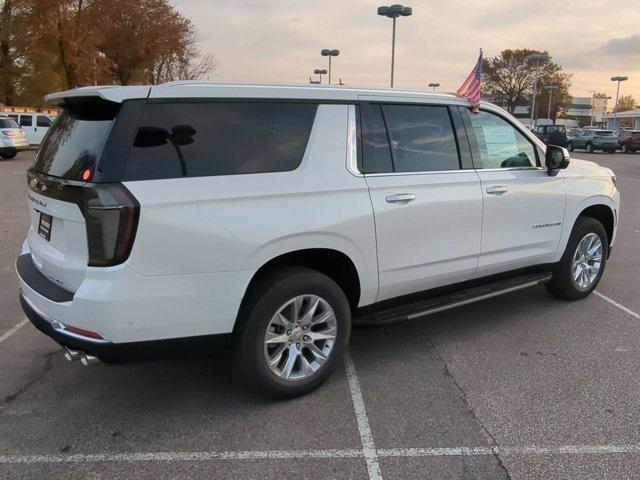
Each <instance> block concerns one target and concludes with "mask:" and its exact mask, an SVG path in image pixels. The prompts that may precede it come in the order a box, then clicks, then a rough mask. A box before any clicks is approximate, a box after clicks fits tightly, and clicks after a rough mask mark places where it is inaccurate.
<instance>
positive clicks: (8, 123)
mask: <svg viewBox="0 0 640 480" xmlns="http://www.w3.org/2000/svg"><path fill="white" fill-rule="evenodd" d="M0 128H20V126H19V125H18V124H17V123H16V121H15V120H12V119H11V118H0Z"/></svg>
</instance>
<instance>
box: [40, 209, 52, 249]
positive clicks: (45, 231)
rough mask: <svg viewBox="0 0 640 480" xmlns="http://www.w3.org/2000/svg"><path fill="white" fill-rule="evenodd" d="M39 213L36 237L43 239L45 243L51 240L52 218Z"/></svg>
mask: <svg viewBox="0 0 640 480" xmlns="http://www.w3.org/2000/svg"><path fill="white" fill-rule="evenodd" d="M39 213H40V220H39V221H38V235H40V236H41V237H42V238H44V239H45V240H46V241H47V242H48V241H49V240H51V227H52V226H53V218H52V217H51V215H48V214H46V213H43V212H39Z"/></svg>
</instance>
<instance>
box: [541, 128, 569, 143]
mask: <svg viewBox="0 0 640 480" xmlns="http://www.w3.org/2000/svg"><path fill="white" fill-rule="evenodd" d="M533 133H535V135H536V137H538V138H539V139H540V140H542V141H543V142H544V143H545V144H546V145H557V146H559V147H566V146H567V143H568V142H567V129H566V127H565V126H564V125H538V126H537V127H536V128H535V129H534V130H533Z"/></svg>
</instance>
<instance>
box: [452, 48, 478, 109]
mask: <svg viewBox="0 0 640 480" xmlns="http://www.w3.org/2000/svg"><path fill="white" fill-rule="evenodd" d="M481 84H482V49H480V56H479V57H478V62H477V63H476V66H475V67H473V70H472V71H471V73H470V74H469V76H468V77H467V79H466V80H465V81H464V83H463V84H462V85H461V86H460V88H459V89H458V92H457V94H458V95H459V96H461V97H465V98H467V100H469V102H470V103H471V106H472V107H473V110H474V111H477V110H478V109H479V108H480V86H481Z"/></svg>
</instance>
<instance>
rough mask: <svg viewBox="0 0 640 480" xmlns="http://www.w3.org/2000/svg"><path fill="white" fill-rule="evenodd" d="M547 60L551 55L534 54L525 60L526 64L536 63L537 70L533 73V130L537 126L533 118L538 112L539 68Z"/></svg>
mask: <svg viewBox="0 0 640 480" xmlns="http://www.w3.org/2000/svg"><path fill="white" fill-rule="evenodd" d="M546 60H549V55H547V54H546V53H534V54H532V55H529V56H527V58H525V61H526V62H531V63H534V62H535V64H536V65H535V70H534V72H533V99H532V100H531V128H533V127H534V126H535V125H534V124H533V121H534V119H533V116H534V114H535V111H536V92H537V90H538V68H539V67H540V62H544V61H546Z"/></svg>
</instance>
